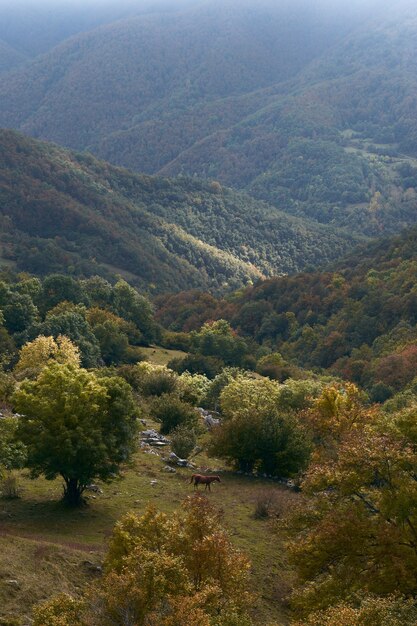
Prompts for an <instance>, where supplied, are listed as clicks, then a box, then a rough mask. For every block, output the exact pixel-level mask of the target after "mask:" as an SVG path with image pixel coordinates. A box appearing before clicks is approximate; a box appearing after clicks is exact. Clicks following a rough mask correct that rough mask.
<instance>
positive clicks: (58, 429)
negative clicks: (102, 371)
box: [13, 364, 136, 506]
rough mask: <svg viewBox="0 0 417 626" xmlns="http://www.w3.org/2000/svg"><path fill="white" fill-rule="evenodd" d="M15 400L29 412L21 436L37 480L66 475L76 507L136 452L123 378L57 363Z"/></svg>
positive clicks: (131, 408)
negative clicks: (94, 484)
mask: <svg viewBox="0 0 417 626" xmlns="http://www.w3.org/2000/svg"><path fill="white" fill-rule="evenodd" d="M13 402H14V406H15V408H16V410H18V411H19V412H20V413H22V414H23V417H21V418H20V424H19V428H18V437H19V438H20V439H21V440H22V441H23V442H24V444H25V445H26V446H27V450H28V461H27V464H28V467H29V468H30V469H31V471H32V476H33V477H36V476H40V475H44V476H45V478H47V479H48V480H52V479H54V478H56V477H57V476H58V475H60V476H62V478H63V479H64V483H65V485H64V500H65V501H66V502H67V503H68V504H70V505H73V506H74V505H79V504H81V503H82V494H83V491H84V490H85V488H86V486H87V485H88V484H89V483H90V482H91V481H92V480H93V479H95V478H99V479H102V480H108V479H110V478H111V476H112V475H113V474H114V473H115V472H117V470H118V467H119V466H120V464H121V463H122V462H123V461H126V460H127V459H128V458H129V456H130V453H131V452H132V449H133V444H134V435H135V430H136V420H135V414H136V409H135V403H134V400H133V396H132V393H131V388H130V386H129V385H128V384H127V383H126V381H124V380H123V379H121V378H118V377H112V378H98V377H97V376H96V375H95V374H94V373H92V372H87V371H86V370H84V369H81V368H79V367H76V366H73V365H61V364H53V365H51V366H48V367H46V368H45V369H44V370H43V371H42V373H41V374H40V376H39V378H38V379H37V380H36V381H25V382H24V383H23V384H22V386H21V387H20V389H19V390H18V391H17V392H16V393H15V395H14V398H13Z"/></svg>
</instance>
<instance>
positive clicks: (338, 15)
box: [0, 0, 417, 235]
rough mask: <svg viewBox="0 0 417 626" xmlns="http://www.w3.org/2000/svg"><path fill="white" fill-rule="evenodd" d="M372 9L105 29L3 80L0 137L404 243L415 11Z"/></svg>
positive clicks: (237, 13)
mask: <svg viewBox="0 0 417 626" xmlns="http://www.w3.org/2000/svg"><path fill="white" fill-rule="evenodd" d="M374 4H375V6H374V10H373V15H371V17H370V15H369V12H370V7H371V5H372V3H371V4H365V5H364V6H363V7H362V8H358V7H359V5H356V4H355V3H353V4H352V3H351V4H350V5H349V7H345V8H343V9H342V8H341V7H340V6H337V7H335V6H334V4H333V6H332V4H331V3H330V5H329V3H327V2H325V0H323V2H319V3H314V6H312V4H311V2H306V0H298V1H297V2H291V3H290V2H287V1H284V0H283V1H282V2H279V3H271V2H268V1H267V0H263V2H261V3H258V4H257V5H256V7H254V5H253V4H251V3H249V4H248V3H240V4H239V6H238V7H237V8H236V4H235V3H234V2H233V1H232V0H230V1H229V2H216V1H214V0H213V1H212V2H208V3H204V2H203V3H197V5H196V6H193V7H192V8H189V9H188V10H185V9H184V10H182V11H173V12H171V13H170V14H168V13H164V12H161V13H156V14H148V15H137V16H133V17H129V18H128V19H124V20H121V21H118V22H114V23H110V24H107V25H105V26H101V27H100V28H97V29H96V30H94V31H91V32H88V33H84V34H81V35H78V36H76V37H73V38H72V39H69V40H67V41H66V42H64V43H62V44H60V45H59V46H58V47H56V48H54V49H53V50H51V51H50V52H49V53H48V54H46V55H44V56H40V57H38V58H37V59H35V60H34V61H32V62H31V63H30V64H28V65H26V66H25V67H24V68H20V69H18V70H16V71H15V72H12V73H11V74H9V75H7V77H6V78H4V80H3V81H1V80H0V124H2V125H3V126H10V127H15V128H19V129H21V130H23V131H24V132H26V133H28V134H32V135H34V136H37V137H42V138H48V139H51V140H54V141H57V142H60V143H62V144H64V145H68V146H70V147H75V148H77V149H85V148H88V149H89V150H91V151H93V152H94V153H95V154H96V155H98V156H100V157H101V158H105V159H107V160H109V161H111V162H113V163H116V164H118V165H122V166H127V167H130V168H131V169H135V170H139V171H142V172H147V173H160V174H162V175H170V176H172V175H177V174H179V173H184V174H187V175H194V174H196V175H197V176H199V177H209V178H215V179H218V180H219V181H220V182H221V183H224V184H226V185H231V186H234V187H237V188H240V189H242V190H245V191H247V192H249V193H250V194H251V195H253V196H254V197H257V198H260V199H264V200H267V201H268V202H269V203H273V204H274V205H275V206H277V207H278V208H280V209H282V210H284V211H286V212H288V213H291V214H294V215H298V216H308V217H310V218H312V219H314V220H317V221H319V222H321V223H332V224H334V225H335V226H342V227H348V228H349V229H350V230H353V231H355V232H365V233H367V234H369V235H378V234H381V232H385V233H390V232H397V231H399V230H400V229H401V228H402V227H404V226H407V225H408V224H412V223H414V222H415V220H416V211H415V199H414V195H413V192H412V191H411V192H409V190H410V189H411V190H412V189H414V188H415V187H416V185H417V161H416V160H415V156H416V155H415V137H416V136H417V120H416V118H415V113H414V111H415V106H414V103H415V100H416V97H417V84H416V80H415V58H417V49H416V41H417V37H416V33H417V11H416V9H415V8H414V7H411V8H408V9H406V8H404V6H403V5H402V4H401V7H400V8H398V7H395V8H393V9H391V11H392V12H391V13H390V12H387V11H386V10H385V8H384V10H382V7H381V6H380V5H379V3H374ZM378 5H379V6H378ZM361 22H363V23H364V25H363V27H361V28H359V27H358V26H359V23H361ZM74 87H76V88H74Z"/></svg>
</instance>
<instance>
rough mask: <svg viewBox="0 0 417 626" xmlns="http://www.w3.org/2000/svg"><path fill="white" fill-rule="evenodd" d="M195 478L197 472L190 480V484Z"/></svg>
mask: <svg viewBox="0 0 417 626" xmlns="http://www.w3.org/2000/svg"><path fill="white" fill-rule="evenodd" d="M194 478H195V474H193V475H192V476H191V479H190V482H189V483H188V484H189V485H191V483H192V482H193V480H194Z"/></svg>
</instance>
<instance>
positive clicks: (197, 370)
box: [168, 354, 224, 379]
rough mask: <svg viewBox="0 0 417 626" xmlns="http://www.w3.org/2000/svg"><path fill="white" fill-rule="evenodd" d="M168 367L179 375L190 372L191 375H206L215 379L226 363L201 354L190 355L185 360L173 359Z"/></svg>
mask: <svg viewBox="0 0 417 626" xmlns="http://www.w3.org/2000/svg"><path fill="white" fill-rule="evenodd" d="M168 367H169V368H170V369H172V370H174V372H178V374H183V373H184V372H189V373H190V374H204V375H205V376H207V378H210V379H212V378H215V377H216V376H217V374H219V372H221V370H222V368H223V367H224V362H223V361H222V360H221V359H219V358H216V357H213V356H203V355H201V354H189V355H188V356H186V357H184V358H183V359H172V361H170V362H169V363H168Z"/></svg>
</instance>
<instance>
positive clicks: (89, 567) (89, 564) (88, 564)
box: [82, 561, 103, 574]
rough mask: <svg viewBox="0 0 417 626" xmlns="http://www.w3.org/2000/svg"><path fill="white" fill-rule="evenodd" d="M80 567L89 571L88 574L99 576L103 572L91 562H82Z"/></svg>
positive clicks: (99, 566)
mask: <svg viewBox="0 0 417 626" xmlns="http://www.w3.org/2000/svg"><path fill="white" fill-rule="evenodd" d="M82 565H83V566H84V567H85V568H86V569H87V570H88V571H89V572H93V573H94V574H101V573H102V572H103V568H102V567H101V565H95V564H94V563H92V562H91V561H83V562H82Z"/></svg>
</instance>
